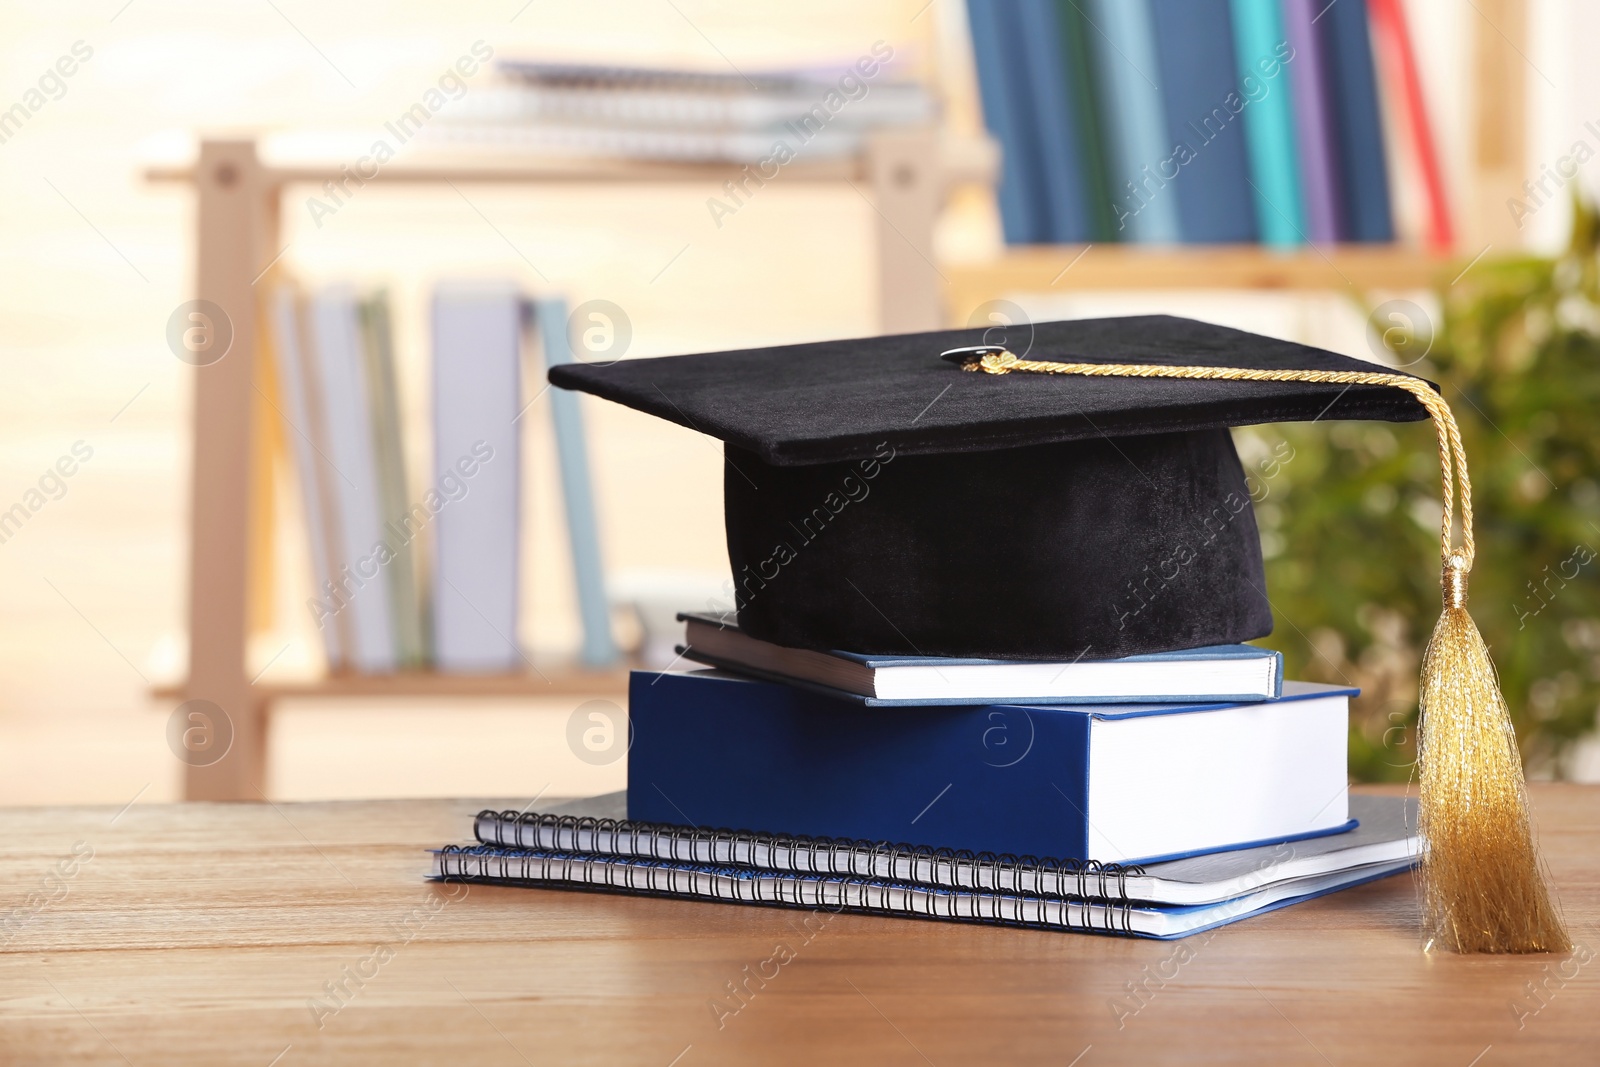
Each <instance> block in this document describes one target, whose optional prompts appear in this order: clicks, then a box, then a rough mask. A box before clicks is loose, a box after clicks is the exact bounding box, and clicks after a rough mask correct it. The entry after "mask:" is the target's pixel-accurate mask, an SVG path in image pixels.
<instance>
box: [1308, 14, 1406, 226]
mask: <svg viewBox="0 0 1600 1067" xmlns="http://www.w3.org/2000/svg"><path fill="white" fill-rule="evenodd" d="M1316 28H1317V30H1318V32H1319V34H1320V35H1321V43H1322V47H1323V52H1324V54H1325V55H1326V57H1327V59H1328V74H1329V75H1330V77H1329V86H1330V89H1331V94H1330V95H1331V96H1332V98H1333V114H1334V130H1335V139H1334V143H1335V144H1336V145H1337V146H1338V152H1337V153H1336V157H1337V158H1336V160H1335V165H1336V166H1337V167H1338V170H1339V177H1340V179H1341V181H1340V185H1341V189H1342V193H1343V203H1342V205H1341V206H1342V207H1343V209H1344V210H1343V211H1342V212H1341V213H1340V221H1341V224H1342V225H1341V230H1342V232H1341V233H1340V234H1339V238H1340V240H1344V241H1393V240H1394V219H1393V216H1392V215H1391V213H1390V206H1389V169H1388V160H1387V159H1386V158H1385V153H1384V147H1383V125H1382V120H1381V119H1380V117H1379V114H1378V86H1377V77H1376V75H1375V74H1374V73H1373V67H1372V41H1371V38H1370V36H1369V35H1368V30H1367V5H1366V0H1340V2H1339V3H1337V4H1334V5H1333V6H1331V7H1329V8H1328V9H1327V10H1325V11H1324V12H1323V13H1322V15H1321V17H1320V18H1319V19H1318V20H1317V27H1316Z"/></svg>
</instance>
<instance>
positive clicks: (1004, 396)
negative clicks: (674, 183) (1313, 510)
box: [550, 316, 1427, 659]
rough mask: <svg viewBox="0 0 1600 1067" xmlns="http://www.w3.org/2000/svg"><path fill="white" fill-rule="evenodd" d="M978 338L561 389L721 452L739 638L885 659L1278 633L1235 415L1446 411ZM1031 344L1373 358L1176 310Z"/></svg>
mask: <svg viewBox="0 0 1600 1067" xmlns="http://www.w3.org/2000/svg"><path fill="white" fill-rule="evenodd" d="M1011 332H1012V333H1013V334H1015V333H1017V332H1018V331H1016V330H1012V331H1011ZM991 336H992V335H991ZM983 340H984V331H983V330H980V329H971V330H950V331H943V332H937V333H924V334H904V335H900V336H894V337H876V338H869V339H864V340H850V341H827V342H821V343H817V344H804V345H791V346H786V347H781V348H768V349H752V350H746V351H737V352H718V353H711V354H707V355H693V356H674V357H668V358H662V359H638V360H629V361H625V362H620V363H616V364H612V365H610V366H604V367H602V366H586V365H580V364H569V365H567V366H562V367H556V368H553V369H552V370H551V371H550V380H551V382H553V383H554V384H555V385H558V386H562V387H565V388H569V389H582V390H584V391H586V392H590V393H594V394H596V395H598V396H602V397H605V398H607V399H609V400H615V401H617V402H619V403H622V404H626V405H628V406H629V407H634V408H638V409H639V410H641V411H646V412H649V413H650V414H652V415H658V416H660V417H661V418H664V419H667V420H669V421H671V422H675V423H678V424H679V425H682V426H688V427H690V428H692V429H695V430H699V431H701V432H702V433H708V434H711V435H713V436H715V437H718V438H721V439H722V440H723V441H724V442H726V455H727V466H726V469H725V471H724V477H723V484H724V500H725V512H726V514H725V521H726V524H727V536H728V555H729V559H730V562H731V564H732V567H733V580H734V585H735V592H736V599H737V602H738V607H739V625H740V627H741V629H743V630H744V631H745V632H747V633H749V634H751V635H752V636H755V637H759V638H763V639H765V640H768V641H773V642H776V643H778V644H782V645H789V646H793V647H801V648H815V649H844V650H847V651H852V652H861V653H876V654H895V653H902V654H907V655H940V656H983V657H998V658H1023V659H1029V658H1031V659H1075V658H1078V657H1083V658H1086V659H1108V658H1113V657H1119V656H1127V655H1135V654H1139V653H1149V652H1161V651H1168V650H1175V649H1183V648H1196V647H1200V646H1204V645H1215V644H1227V643H1231V642H1236V641H1244V640H1247V639H1249V638H1254V637H1261V636H1264V635H1265V634H1267V633H1269V632H1270V631H1271V629H1272V613H1271V610H1270V608H1269V606H1268V603H1267V594H1266V584H1265V578H1264V576H1263V573H1262V560H1261V546H1260V541H1259V539H1258V536H1257V531H1256V523H1255V518H1254V515H1253V514H1252V512H1251V506H1250V488H1249V486H1248V485H1247V483H1246V479H1245V474H1244V471H1243V469H1242V467H1241V466H1240V463H1239V459H1238V456H1237V455H1236V454H1235V452H1234V448H1233V443H1232V440H1231V437H1230V435H1229V433H1228V430H1227V427H1229V426H1240V425H1247V424H1252V423H1264V422H1281V421H1290V420H1313V419H1330V418H1338V419H1348V418H1361V419H1386V420H1391V421H1409V420H1416V419H1422V418H1426V417H1427V416H1426V412H1424V410H1423V408H1422V406H1421V405H1419V404H1418V403H1417V402H1416V401H1415V400H1414V399H1412V398H1411V397H1410V396H1407V395H1406V394H1404V393H1402V392H1399V391H1397V390H1395V389H1391V388H1386V387H1383V386H1373V385H1365V386H1363V385H1348V386H1341V385H1329V384H1322V383H1293V384H1285V383H1277V382H1232V381H1168V380H1139V379H1108V378H1082V377H1055V376H1050V377H1048V378H1044V377H1041V378H1040V379H1039V380H1035V381H1031V382H1028V383H1025V384H1024V383H1019V382H1018V381H1015V380H1007V379H1006V378H1004V377H997V376H992V375H987V374H964V373H961V368H960V366H958V365H956V364H954V363H952V362H951V361H949V360H948V359H941V358H940V357H941V353H944V352H946V351H948V350H951V349H958V348H963V347H967V346H975V345H981V344H982V343H983ZM1012 347H1013V350H1014V351H1015V352H1016V354H1017V355H1019V356H1025V357H1027V358H1031V359H1041V360H1057V361H1071V362H1079V361H1081V362H1093V363H1162V364H1201V365H1222V366H1231V367H1249V368H1261V367H1296V368H1304V369H1315V370H1336V371H1343V370H1355V369H1369V370H1370V369H1372V368H1371V364H1366V363H1361V362H1359V361H1357V360H1353V359H1348V358H1345V357H1343V356H1338V355H1335V354H1333V353H1331V352H1325V351H1322V350H1320V349H1315V348H1310V347H1307V346H1305V345H1299V344H1293V343H1291V342H1287V341H1278V340H1273V339H1271V338H1267V337H1260V336H1257V335H1254V334H1248V333H1244V332H1241V331H1239V330H1231V329H1227V328H1225V327H1221V326H1213V325H1209V324H1207V323H1202V322H1194V321H1191V320H1187V319H1178V318H1172V317H1168V316H1145V317H1137V318H1116V319H1086V320H1078V321H1070V322H1052V323H1042V324H1039V325H1037V326H1036V327H1034V328H1033V330H1032V338H1031V344H1029V345H1028V346H1027V348H1026V350H1025V349H1024V346H1023V344H1021V343H1020V342H1019V340H1018V339H1016V338H1013V339H1012Z"/></svg>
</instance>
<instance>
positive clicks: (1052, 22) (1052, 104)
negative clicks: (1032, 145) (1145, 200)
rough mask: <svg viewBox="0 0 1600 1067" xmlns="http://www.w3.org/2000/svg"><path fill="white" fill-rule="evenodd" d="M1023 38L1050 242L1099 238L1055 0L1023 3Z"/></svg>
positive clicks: (1021, 0) (1020, 3) (1020, 6)
mask: <svg viewBox="0 0 1600 1067" xmlns="http://www.w3.org/2000/svg"><path fill="white" fill-rule="evenodd" d="M1017 13H1018V15H1019V17H1020V19H1021V22H1022V25H1023V32H1022V33H1021V35H1020V36H1019V38H1018V45H1019V47H1020V49H1021V59H1022V65H1023V66H1024V67H1025V68H1026V72H1027V75H1028V81H1029V85H1030V92H1029V95H1030V97H1031V103H1032V105H1033V106H1032V109H1031V111H1032V118H1033V138H1034V141H1035V142H1036V144H1037V146H1038V152H1039V158H1040V161H1041V163H1042V164H1043V175H1042V181H1041V185H1042V188H1043V191H1044V201H1045V210H1046V213H1047V218H1048V229H1049V238H1050V240H1052V241H1056V242H1059V243H1063V244H1075V243H1079V242H1083V241H1091V240H1094V238H1095V233H1094V230H1095V227H1094V222H1093V217H1092V215H1091V213H1090V210H1089V205H1088V195H1087V194H1088V188H1087V182H1086V181H1085V177H1086V175H1085V162H1086V161H1085V158H1084V154H1083V151H1082V148H1081V145H1082V143H1083V131H1082V130H1080V129H1079V128H1078V112H1077V110H1076V109H1075V108H1074V107H1073V105H1072V100H1071V97H1070V95H1069V94H1070V90H1069V85H1068V79H1067V73H1066V65H1065V62H1064V59H1065V56H1064V55H1063V53H1062V49H1061V44H1062V30H1061V25H1060V20H1059V18H1058V16H1057V12H1056V2H1055V0H1017Z"/></svg>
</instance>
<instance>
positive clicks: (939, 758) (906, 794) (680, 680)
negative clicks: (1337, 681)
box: [628, 671, 1354, 863]
mask: <svg viewBox="0 0 1600 1067" xmlns="http://www.w3.org/2000/svg"><path fill="white" fill-rule="evenodd" d="M1353 692H1354V690H1350V689H1341V688H1337V687H1332V686H1318V685H1310V684H1307V683H1289V684H1287V685H1286V686H1285V687H1284V695H1283V697H1282V698H1281V699H1279V700H1275V701H1267V702H1260V703H1253V704H1131V705H1119V706H1114V707H1111V706H1069V705H1020V704H1011V705H1003V704H1000V705H984V706H962V707H950V706H944V707H925V708H916V709H903V708H897V709H863V708H862V707H861V706H860V705H858V704H853V703H848V702H845V701H841V700H836V699H833V698H831V697H827V696H824V695H822V694H819V693H815V692H812V691H810V690H806V689H799V688H795V687H793V686H787V685H778V684H775V683H771V682H763V681H756V680H750V679H745V678H740V677H736V676H731V675H725V674H722V673H720V672H687V673H663V674H654V673H650V672H643V671H640V672H635V673H634V675H633V679H632V684H631V690H630V697H629V723H630V727H631V730H632V741H631V749H630V751H629V760H628V818H629V819H631V820H634V821H636V822H664V823H677V824H679V825H690V826H713V827H718V826H734V827H741V828H745V829H748V830H753V831H757V832H762V833H773V834H788V835H801V836H807V837H837V838H855V839H865V840H872V841H917V842H920V843H922V844H924V845H927V846H930V847H934V848H952V849H968V850H971V851H974V852H1010V853H1014V854H1016V855H1019V856H1053V857H1057V858H1061V859H1077V860H1095V861H1098V862H1102V863H1143V862H1149V861H1152V860H1155V859H1158V858H1171V857H1175V856H1183V855H1193V854H1198V853H1205V852H1215V851H1220V850H1224V849H1234V848H1242V847H1245V846H1247V845H1259V844H1262V843H1266V842H1278V841H1288V840H1295V839H1299V838H1304V837H1313V836H1317V835H1321V834H1329V833H1337V832H1339V831H1342V830H1346V829H1349V828H1350V826H1351V825H1352V824H1351V822H1350V817H1349V810H1348V792H1347V786H1346V777H1345V774H1346V768H1345V764H1346V740H1347V731H1348V710H1349V697H1350V696H1351V695H1352V694H1353Z"/></svg>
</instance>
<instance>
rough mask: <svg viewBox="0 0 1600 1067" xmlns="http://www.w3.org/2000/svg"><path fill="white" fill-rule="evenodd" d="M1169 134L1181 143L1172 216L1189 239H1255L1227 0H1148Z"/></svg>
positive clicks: (1241, 101) (1242, 104)
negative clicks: (1153, 23) (1174, 216)
mask: <svg viewBox="0 0 1600 1067" xmlns="http://www.w3.org/2000/svg"><path fill="white" fill-rule="evenodd" d="M1150 2H1151V13H1152V14H1153V16H1154V22H1155V35H1156V56H1157V59H1158V60H1159V62H1160V67H1161V90H1162V100H1163V103H1164V105H1165V107H1166V116H1167V129H1168V135H1169V140H1170V141H1171V142H1172V144H1173V146H1174V147H1175V148H1180V147H1181V149H1182V151H1181V152H1180V154H1179V157H1178V163H1179V175H1178V177H1177V178H1176V179H1174V182H1173V184H1174V187H1175V189H1176V192H1177V196H1178V223H1179V226H1180V228H1181V229H1182V231H1183V239H1184V240H1185V241H1187V242H1194V243H1241V244H1242V243H1249V242H1253V241H1255V240H1256V235H1257V232H1258V231H1257V228H1256V214H1255V204H1254V201H1253V200H1252V199H1251V195H1250V177H1249V175H1250V163H1249V159H1248V157H1247V155H1246V152H1245V142H1244V130H1243V117H1242V116H1243V112H1244V110H1245V107H1246V103H1245V98H1244V97H1243V96H1241V95H1240V94H1239V92H1238V76H1237V74H1236V72H1235V71H1236V64H1235V61H1234V55H1233V38H1232V34H1231V31H1230V29H1229V18H1228V0H1150Z"/></svg>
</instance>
